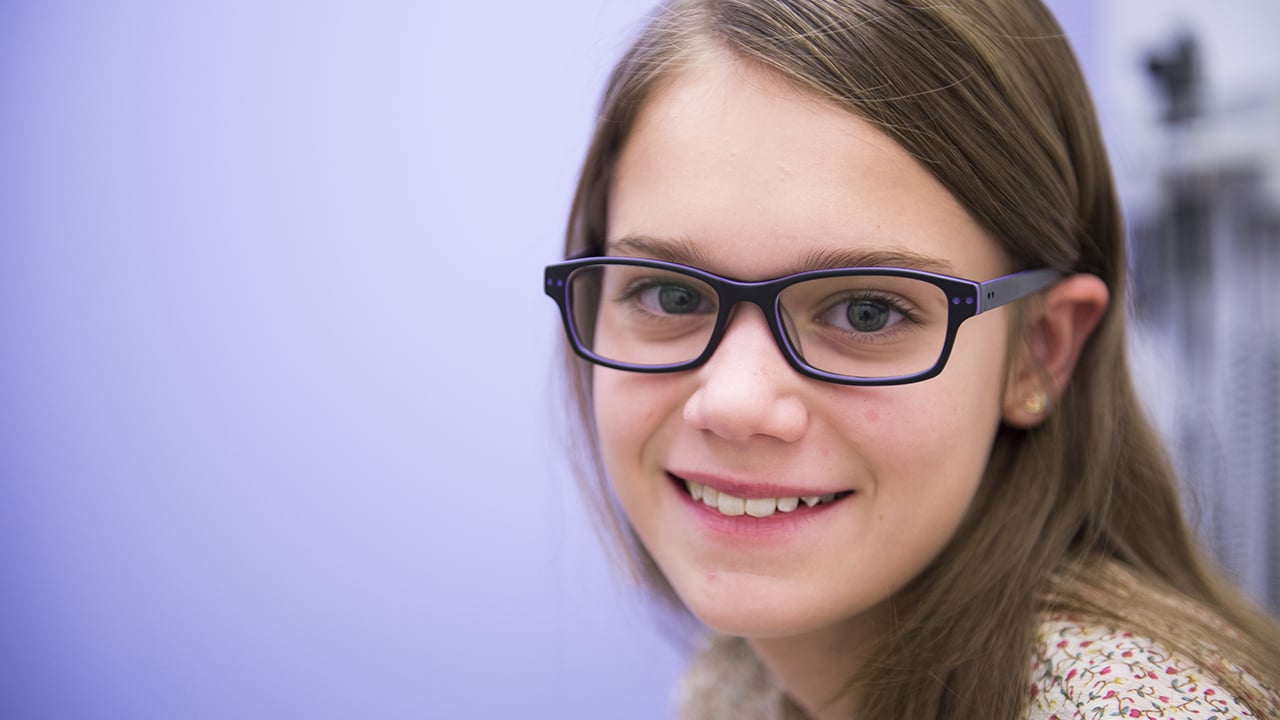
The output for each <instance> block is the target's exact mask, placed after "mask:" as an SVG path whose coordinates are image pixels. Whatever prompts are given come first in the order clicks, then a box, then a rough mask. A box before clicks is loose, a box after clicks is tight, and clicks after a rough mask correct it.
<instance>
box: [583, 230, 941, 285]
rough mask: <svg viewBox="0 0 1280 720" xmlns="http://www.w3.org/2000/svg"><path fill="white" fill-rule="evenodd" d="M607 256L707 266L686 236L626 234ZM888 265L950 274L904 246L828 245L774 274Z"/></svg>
mask: <svg viewBox="0 0 1280 720" xmlns="http://www.w3.org/2000/svg"><path fill="white" fill-rule="evenodd" d="M605 253H606V254H609V255H613V254H620V255H636V256H641V257H648V258H652V259H654V260H665V261H667V262H674V263H680V264H681V265H690V266H693V267H698V268H708V269H709V265H711V261H710V258H709V257H708V256H707V254H706V253H705V252H704V251H703V250H702V249H701V248H700V247H698V245H697V244H695V243H694V242H693V241H692V240H690V239H688V238H672V239H666V238H656V237H652V236H649V235H626V236H624V237H621V238H618V239H616V240H610V241H608V242H606V243H605ZM860 267H890V268H905V269H909V270H923V271H926V272H933V273H938V274H941V275H952V274H954V272H955V270H954V268H953V267H952V265H951V263H949V262H947V261H946V260H944V259H942V258H937V257H932V256H930V255H923V254H920V253H917V252H913V251H911V250H907V249H906V248H893V247H885V248H829V249H824V250H814V251H810V252H808V253H805V254H804V255H803V256H801V257H800V258H798V259H797V261H796V262H795V264H794V265H791V266H790V267H788V268H785V270H786V271H785V272H783V273H781V274H780V275H779V276H778V277H782V276H785V275H793V274H795V273H801V272H808V271H810V270H829V269H831V268H860Z"/></svg>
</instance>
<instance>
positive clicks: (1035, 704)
mask: <svg viewBox="0 0 1280 720" xmlns="http://www.w3.org/2000/svg"><path fill="white" fill-rule="evenodd" d="M1228 673H1229V674H1231V675H1233V676H1234V678H1235V679H1236V681H1237V682H1235V683H1232V684H1233V685H1234V686H1236V687H1243V688H1247V689H1249V690H1250V691H1251V692H1250V694H1249V696H1248V697H1243V698H1238V697H1235V696H1233V695H1232V694H1231V693H1230V692H1228V691H1226V690H1224V689H1223V687H1222V680H1223V678H1224V675H1225V674H1228ZM1242 700H1244V701H1247V702H1248V707H1246V705H1245V703H1244V702H1242ZM1029 707H1030V714H1029V718H1031V720H1074V719H1075V718H1081V719H1086V718H1104V717H1105V718H1113V717H1115V718H1144V719H1146V718H1169V719H1173V718H1204V719H1205V720H1208V719H1210V718H1216V719H1217V720H1233V719H1235V718H1240V719H1241V720H1243V719H1244V718H1259V717H1260V718H1268V719H1271V718H1280V697H1277V695H1276V692H1275V691H1274V690H1268V689H1266V688H1264V687H1262V685H1261V684H1259V683H1258V681H1257V680H1256V679H1254V678H1253V677H1252V676H1250V675H1248V674H1247V673H1245V672H1244V671H1243V670H1241V669H1240V668H1239V667H1236V666H1234V665H1231V664H1230V663H1228V662H1226V661H1225V660H1222V661H1220V662H1212V663H1209V667H1204V666H1200V665H1197V664H1196V663H1194V662H1192V661H1190V660H1188V659H1187V658H1185V657H1183V656H1181V655H1179V654H1178V653H1175V652H1172V651H1170V650H1169V649H1168V648H1166V647H1164V646H1162V645H1161V644H1160V643H1158V642H1156V641H1154V640H1151V639H1150V638H1146V637H1142V636H1141V635H1137V634H1135V633H1133V632H1129V631H1126V630H1123V629H1117V628H1115V627H1111V626H1109V625H1107V624H1105V623H1099V622H1095V621H1091V620H1088V619H1083V618H1080V617H1077V616H1073V615H1069V614H1054V615H1048V616H1046V617H1045V618H1044V619H1043V621H1042V622H1041V624H1040V627H1039V632H1038V633H1037V650H1036V653H1035V657H1034V660H1033V667H1032V674H1031V702H1030V705H1029ZM1249 707H1253V708H1254V709H1256V710H1257V711H1258V712H1260V713H1262V714H1261V715H1257V714H1254V713H1252V712H1250V710H1249Z"/></svg>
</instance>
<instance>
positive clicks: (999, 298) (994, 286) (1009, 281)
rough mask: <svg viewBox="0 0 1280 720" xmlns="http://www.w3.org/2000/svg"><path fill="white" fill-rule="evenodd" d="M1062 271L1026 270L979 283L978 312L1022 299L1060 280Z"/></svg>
mask: <svg viewBox="0 0 1280 720" xmlns="http://www.w3.org/2000/svg"><path fill="white" fill-rule="evenodd" d="M1062 277H1063V276H1062V273H1060V272H1058V271H1057V270H1049V269H1047V268H1046V269H1042V270H1024V271H1023V272H1019V273H1014V274H1012V275H1005V276H1004V277H998V278H996V279H995V280H988V281H987V282H984V283H980V284H979V285H978V312H980V313H981V312H986V311H988V310H994V309H995V308H998V307H1000V306H1001V305H1006V304H1008V303H1011V302H1013V301H1014V300H1020V299H1022V298H1024V297H1026V296H1028V295H1030V294H1031V293H1034V292H1039V291H1041V290H1043V289H1045V288H1047V287H1049V286H1050V285H1052V284H1053V283H1055V282H1057V281H1058V280H1061V279H1062Z"/></svg>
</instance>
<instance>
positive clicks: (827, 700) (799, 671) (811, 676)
mask: <svg viewBox="0 0 1280 720" xmlns="http://www.w3.org/2000/svg"><path fill="white" fill-rule="evenodd" d="M882 616H883V617H888V607H887V606H883V607H880V608H877V609H875V610H874V611H870V612H866V613H863V614H861V615H859V616H858V617H856V618H852V619H849V620H846V621H844V622H842V623H840V624H839V625H837V626H834V627H824V628H822V629H819V630H815V631H812V632H808V633H805V634H802V635H794V636H790V637H784V638H763V639H751V640H748V642H749V643H750V645H751V648H752V649H753V650H754V651H755V653H756V655H757V656H758V657H759V658H760V660H761V661H762V662H763V663H764V664H765V666H766V667H768V668H769V671H770V673H772V675H773V677H774V679H775V680H776V681H777V682H778V684H779V685H781V686H782V689H783V690H784V691H786V693H787V696H788V697H790V698H791V699H792V700H793V701H794V702H795V703H796V704H797V705H799V706H800V707H801V708H802V709H803V710H804V711H805V714H806V715H807V716H808V717H810V718H812V719H813V720H836V719H837V718H838V719H839V720H848V719H849V718H852V717H854V716H855V714H856V712H857V707H858V704H859V695H860V693H859V692H858V690H857V688H856V687H852V686H851V685H850V681H851V680H852V679H853V677H854V675H855V674H856V673H857V672H858V671H859V670H860V669H861V668H862V666H863V664H864V663H865V661H866V659H867V656H868V654H869V653H870V652H871V649H872V647H873V646H874V645H875V643H876V642H877V641H878V640H879V639H880V637H881V636H882V634H883V630H884V628H885V627H887V625H886V624H884V622H883V621H882Z"/></svg>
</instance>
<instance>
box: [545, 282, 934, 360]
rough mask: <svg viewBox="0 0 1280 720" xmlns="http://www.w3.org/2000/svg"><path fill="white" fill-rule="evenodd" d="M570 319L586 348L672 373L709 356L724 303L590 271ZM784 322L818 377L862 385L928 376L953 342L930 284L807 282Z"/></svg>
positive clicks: (709, 295) (688, 290)
mask: <svg viewBox="0 0 1280 720" xmlns="http://www.w3.org/2000/svg"><path fill="white" fill-rule="evenodd" d="M568 282H569V301H570V307H571V308H572V312H571V317H572V321H573V324H574V330H575V333H576V335H577V338H578V341H579V342H580V343H581V344H582V345H583V347H584V348H585V349H587V350H588V351H590V352H591V353H594V354H595V355H598V356H600V357H603V358H605V359H607V360H611V361H613V362H618V363H624V364H627V365H635V366H659V365H673V364H679V363H684V362H689V361H691V360H694V359H695V358H697V357H699V356H700V355H702V353H703V352H704V351H705V350H706V349H707V346H708V344H709V343H710V342H711V339H712V336H713V334H714V333H715V326H716V321H717V318H718V317H719V314H720V305H721V302H720V298H719V296H718V294H717V293H716V291H715V289H714V288H713V287H712V286H711V285H709V284H707V283H706V282H704V281H702V280H700V279H698V278H696V277H693V276H691V275H686V274H683V273H680V272H675V271H670V270H665V269H659V268H651V267H642V266H635V265H612V264H602V265H588V266H585V267H582V268H579V269H577V270H576V271H575V272H574V273H573V274H572V275H571V276H570V278H569V281H568ZM777 315H778V317H779V318H780V320H781V323H782V326H783V332H784V334H785V335H786V337H787V340H788V342H789V344H790V345H791V348H792V350H793V352H794V353H795V354H796V355H797V356H799V358H800V359H801V361H802V362H804V363H805V364H807V365H809V366H811V367H813V368H816V369H818V370H821V371H824V372H827V373H833V374H837V375H844V376H849V377H861V378H885V377H897V376H905V375H913V374H917V373H922V372H925V371H927V370H929V369H930V368H932V367H933V366H934V365H935V364H936V363H937V361H938V358H939V356H940V355H941V353H942V349H943V347H944V345H945V344H946V340H947V322H948V317H949V311H948V303H947V296H946V294H945V293H944V292H943V290H942V289H941V288H939V287H938V286H936V285H934V284H933V283H931V282H928V281H926V280H920V279H917V278H907V277H898V276H893V275H866V274H859V275H845V276H835V277H825V278H816V279H811V280H804V281H801V282H797V283H794V284H792V285H789V286H787V287H786V288H785V289H784V290H782V292H781V293H780V294H779V296H778V304H777Z"/></svg>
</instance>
